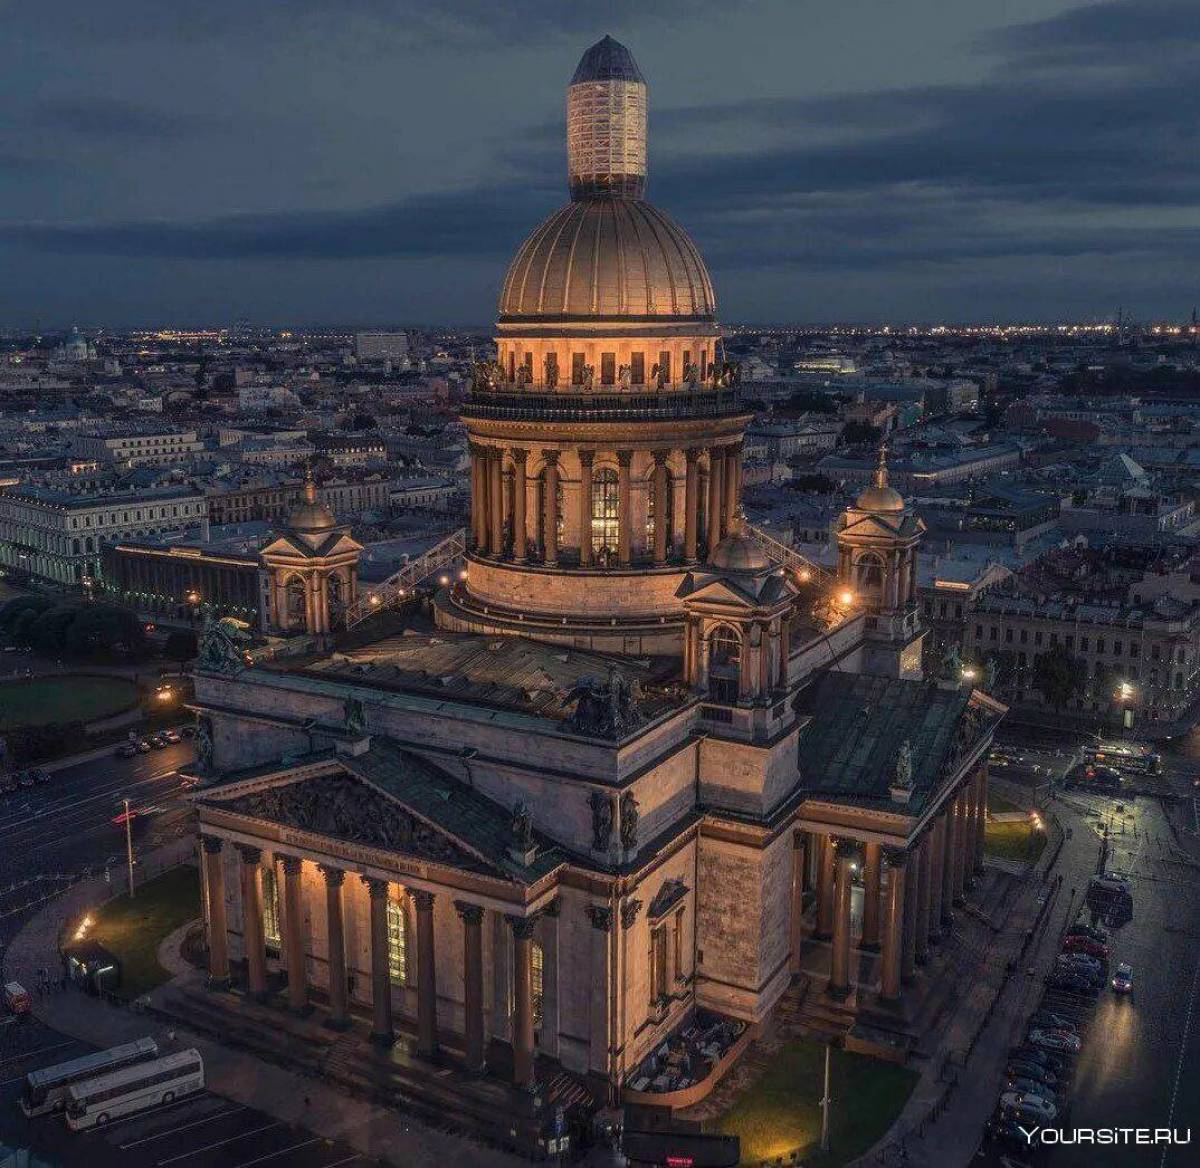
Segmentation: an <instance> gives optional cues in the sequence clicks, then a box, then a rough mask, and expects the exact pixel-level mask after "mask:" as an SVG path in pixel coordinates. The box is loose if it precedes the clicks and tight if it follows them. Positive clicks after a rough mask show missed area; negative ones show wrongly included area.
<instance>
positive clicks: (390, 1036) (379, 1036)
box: [371, 1030, 396, 1047]
mask: <svg viewBox="0 0 1200 1168" xmlns="http://www.w3.org/2000/svg"><path fill="white" fill-rule="evenodd" d="M371 1042H372V1043H373V1044H374V1045H375V1046H381V1047H389V1046H395V1045H396V1035H395V1033H394V1032H393V1031H391V1030H383V1031H380V1030H372V1031H371Z"/></svg>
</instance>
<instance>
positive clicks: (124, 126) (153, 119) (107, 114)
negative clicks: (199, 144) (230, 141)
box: [29, 96, 228, 138]
mask: <svg viewBox="0 0 1200 1168" xmlns="http://www.w3.org/2000/svg"><path fill="white" fill-rule="evenodd" d="M29 121H30V122H31V124H32V125H33V126H35V127H37V128H39V129H43V130H60V131H64V132H66V133H70V134H82V135H86V136H88V137H91V138H177V137H179V136H181V135H185V134H191V133H196V132H208V131H212V130H217V129H222V128H225V127H226V126H227V125H228V123H227V122H226V121H225V120H223V119H217V118H212V117H208V116H204V115H185V114H178V113H166V112H164V111H162V110H155V109H151V108H149V107H147V106H142V105H138V104H136V103H135V102H129V101H120V100H118V99H117V98H113V97H97V96H88V97H58V98H49V99H46V100H45V101H40V102H38V103H36V104H35V105H34V106H33V108H32V110H31V111H30V113H29Z"/></svg>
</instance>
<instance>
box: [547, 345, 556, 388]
mask: <svg viewBox="0 0 1200 1168" xmlns="http://www.w3.org/2000/svg"><path fill="white" fill-rule="evenodd" d="M546 384H547V385H549V386H551V387H553V386H555V385H557V384H558V354H557V353H553V352H551V353H547V354H546Z"/></svg>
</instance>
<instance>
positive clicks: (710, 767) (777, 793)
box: [700, 729, 797, 815]
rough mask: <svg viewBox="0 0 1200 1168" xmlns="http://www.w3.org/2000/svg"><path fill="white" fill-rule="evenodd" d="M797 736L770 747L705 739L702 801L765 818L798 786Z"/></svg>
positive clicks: (703, 745) (703, 743)
mask: <svg viewBox="0 0 1200 1168" xmlns="http://www.w3.org/2000/svg"><path fill="white" fill-rule="evenodd" d="M796 736H797V731H796V730H794V729H793V730H792V731H790V732H789V733H787V734H785V735H784V736H783V737H781V738H780V739H778V740H777V741H776V742H774V743H772V744H771V745H770V746H757V745H754V744H752V743H746V742H730V741H728V740H725V739H720V738H706V739H704V741H703V742H702V743H701V744H700V799H701V802H703V803H704V804H705V805H706V806H710V807H720V808H726V809H728V810H730V811H741V812H745V813H747V814H751V815H765V814H767V813H768V812H770V811H771V810H772V809H773V808H774V807H775V806H777V805H778V804H779V802H780V801H781V800H783V799H785V798H786V797H787V796H788V795H790V794H791V792H792V791H793V790H794V789H795V787H796V780H797V775H796Z"/></svg>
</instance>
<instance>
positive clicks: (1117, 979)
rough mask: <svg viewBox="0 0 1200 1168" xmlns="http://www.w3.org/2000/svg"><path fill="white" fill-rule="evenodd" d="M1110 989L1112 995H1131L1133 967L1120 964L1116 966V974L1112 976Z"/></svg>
mask: <svg viewBox="0 0 1200 1168" xmlns="http://www.w3.org/2000/svg"><path fill="white" fill-rule="evenodd" d="M1112 988H1113V992H1114V993H1118V994H1131V993H1133V966H1132V965H1126V964H1125V963H1124V962H1121V964H1120V965H1118V966H1117V969H1116V972H1115V973H1114V974H1113V976H1112Z"/></svg>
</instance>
